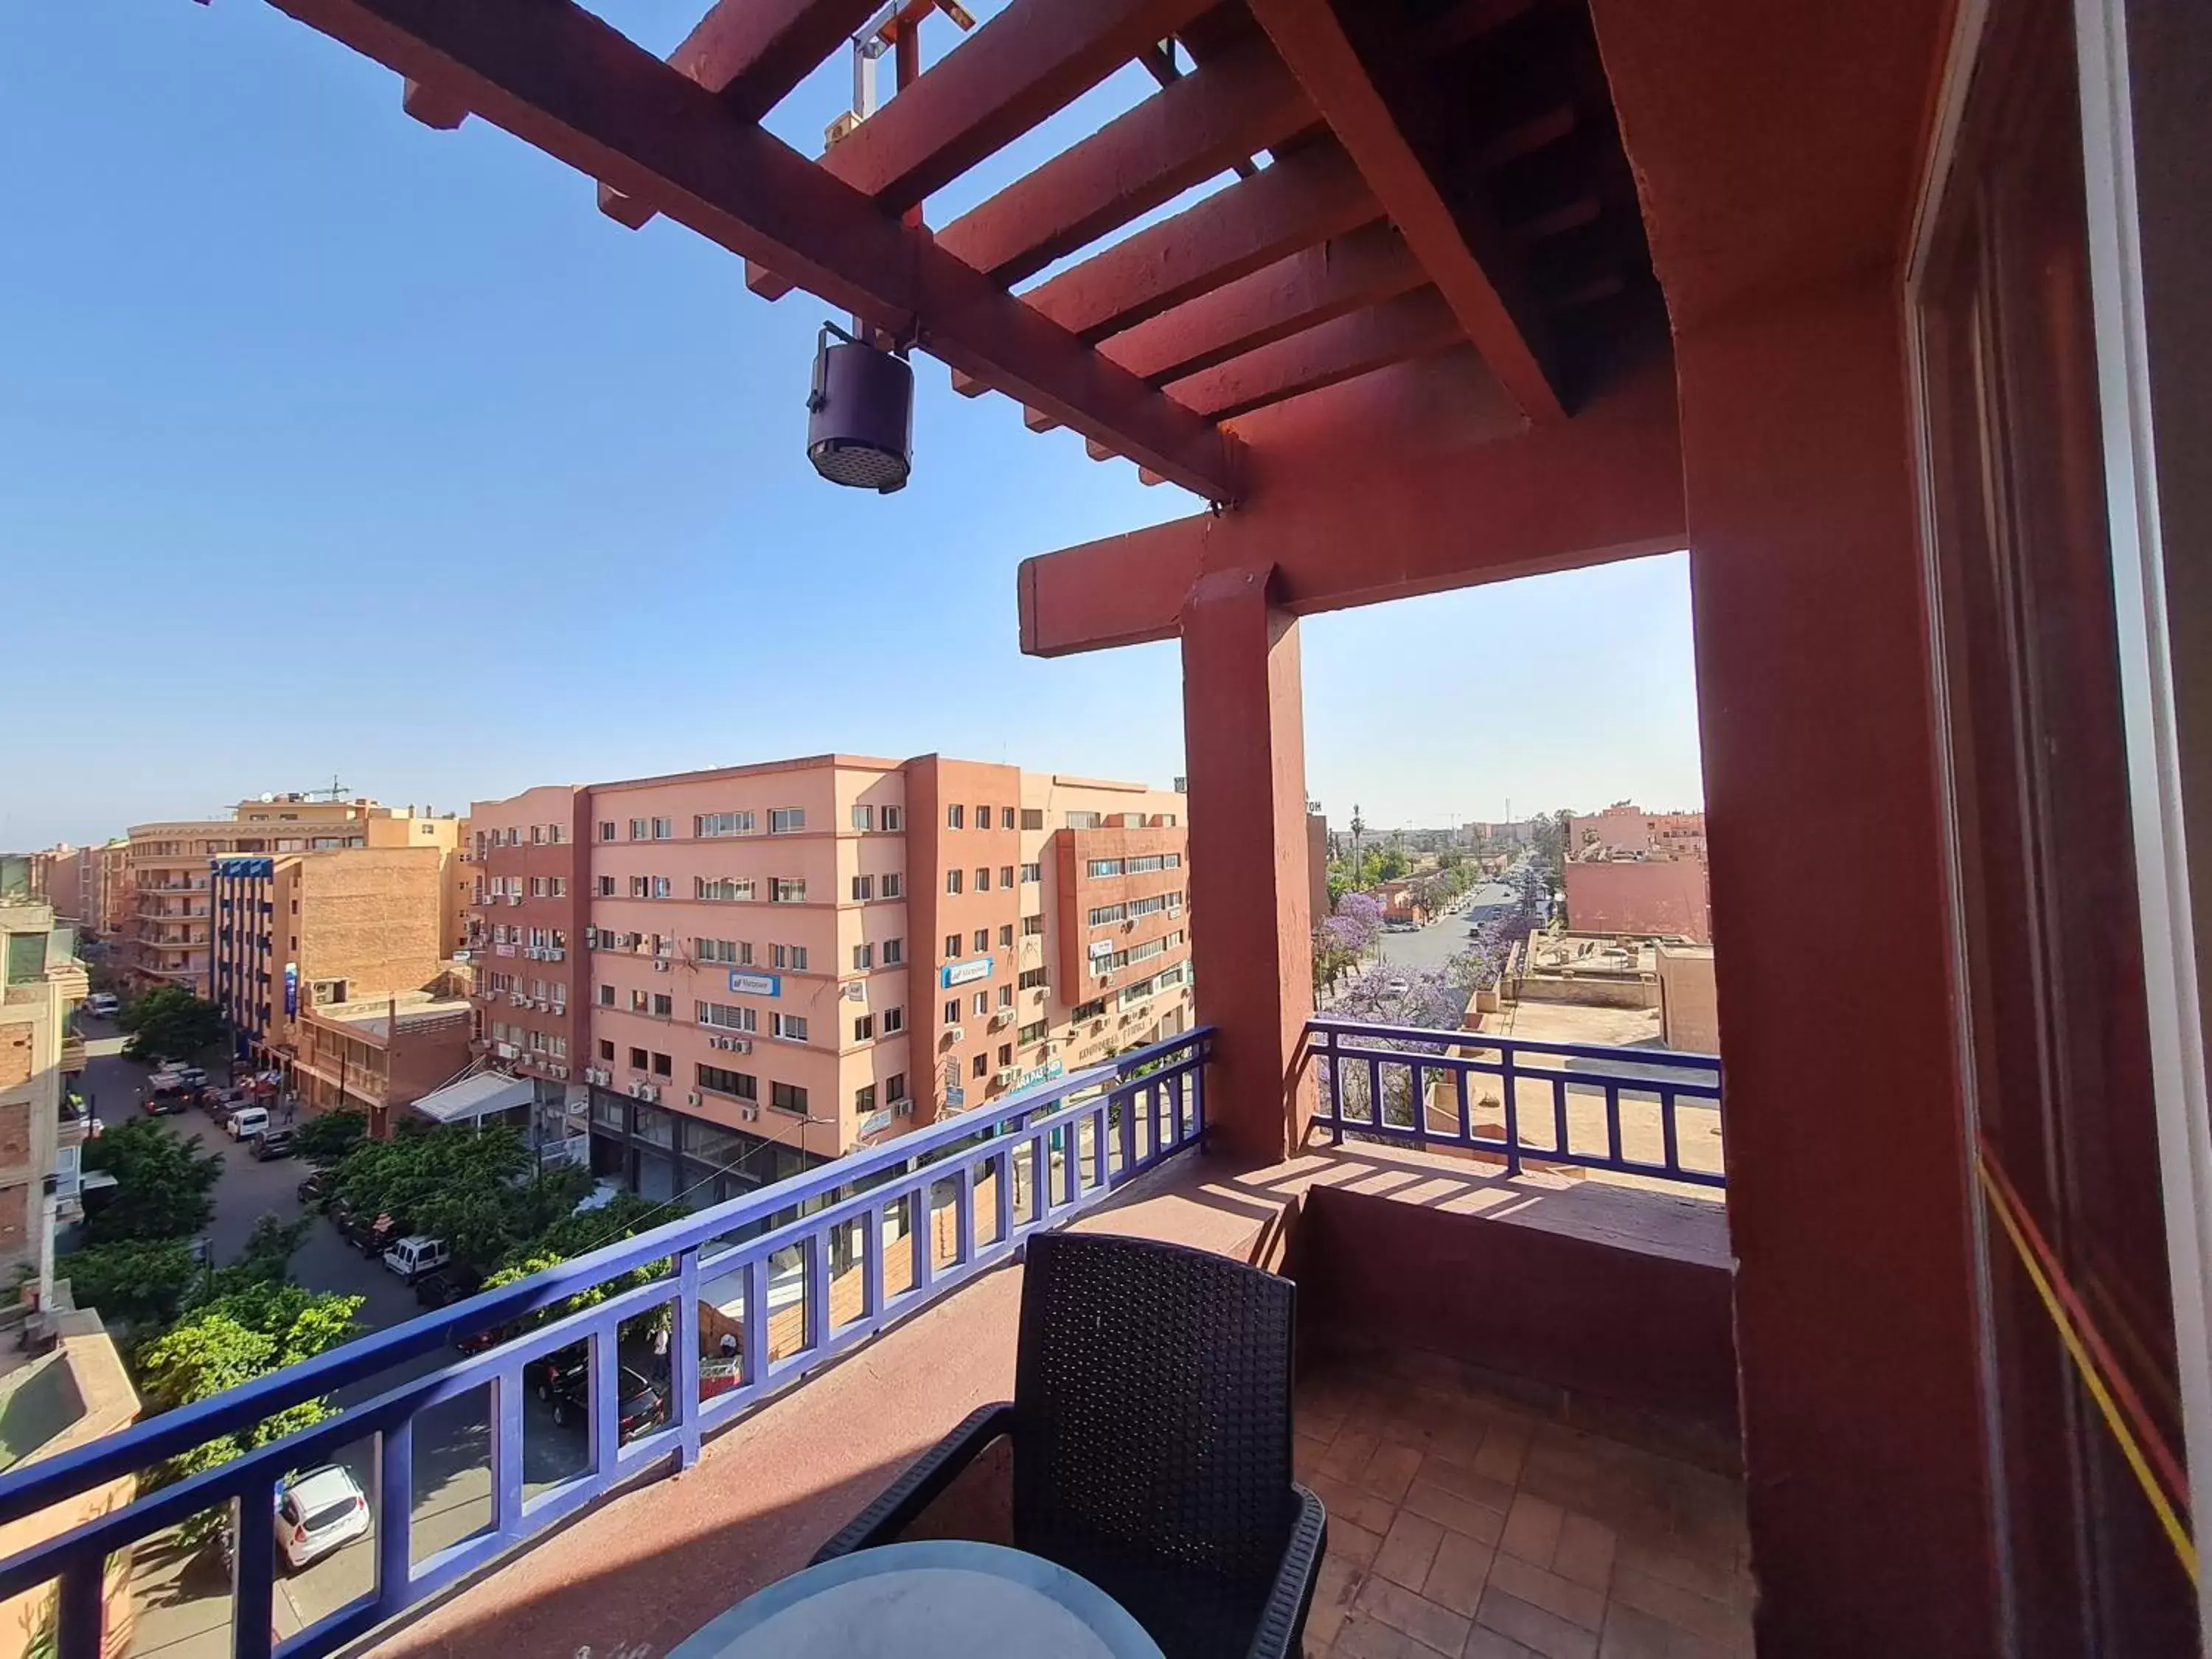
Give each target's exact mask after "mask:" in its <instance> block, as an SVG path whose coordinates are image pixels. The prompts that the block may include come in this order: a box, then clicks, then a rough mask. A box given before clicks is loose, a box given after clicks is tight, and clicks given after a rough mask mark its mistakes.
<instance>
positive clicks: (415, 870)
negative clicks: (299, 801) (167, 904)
mask: <svg viewBox="0 0 2212 1659" xmlns="http://www.w3.org/2000/svg"><path fill="white" fill-rule="evenodd" d="M446 822H447V823H452V822H454V821H453V820H447V821H446ZM456 857H457V854H455V853H448V852H447V851H446V850H445V849H443V848H438V847H435V846H432V847H410V846H391V847H369V846H341V847H330V848H323V849H321V850H319V851H315V852H305V853H281V854H270V855H259V854H236V855H233V856H229V857H217V858H215V859H213V860H210V866H209V871H208V874H209V876H210V879H211V881H212V888H211V896H212V900H213V905H212V912H213V915H212V921H213V927H214V933H213V938H212V942H211V945H210V951H211V960H212V963H213V967H212V970H211V974H212V992H211V994H212V995H213V997H214V999H215V1000H216V1002H217V1003H219V1004H220V1005H221V1006H222V1010H223V1014H224V1017H225V1018H228V1020H229V1021H230V1024H231V1027H232V1030H233V1031H234V1035H235V1037H236V1040H237V1043H238V1052H239V1054H240V1055H241V1056H251V1057H252V1058H254V1059H255V1060H258V1061H259V1062H261V1063H264V1064H269V1065H276V1066H283V1065H285V1064H287V1063H288V1062H290V1061H292V1060H295V1059H296V1058H297V1057H298V1055H299V1054H300V1052H301V1033H300V1031H299V1030H298V1026H299V1024H300V1022H301V1019H302V1018H303V1017H304V1016H306V1015H307V1014H308V1013H310V1012H313V1011H314V1010H316V1009H318V1008H324V1007H328V1006H335V1005H338V1004H343V1003H354V1002H360V1001H364V1000H374V999H380V998H386V997H390V996H392V995H396V994H408V993H414V992H442V991H444V990H445V989H447V987H448V985H449V982H450V981H449V978H448V975H450V974H451V972H452V969H451V966H450V963H451V952H452V950H453V946H452V945H451V944H450V943H449V939H450V938H451V936H452V935H451V933H449V931H448V927H447V923H446V922H445V921H444V920H443V917H444V915H445V913H446V909H447V896H448V888H449V882H448V879H447V872H448V869H449V867H450V866H452V865H453V862H455V860H456ZM455 925H456V926H458V924H455Z"/></svg>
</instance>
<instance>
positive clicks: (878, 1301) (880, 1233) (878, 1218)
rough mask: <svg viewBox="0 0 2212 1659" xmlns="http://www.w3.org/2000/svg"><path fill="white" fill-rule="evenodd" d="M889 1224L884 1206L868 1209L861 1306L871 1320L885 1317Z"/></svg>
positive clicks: (862, 1255) (862, 1267)
mask: <svg viewBox="0 0 2212 1659" xmlns="http://www.w3.org/2000/svg"><path fill="white" fill-rule="evenodd" d="M889 1225H890V1217H889V1216H888V1215H887V1214H885V1213H884V1206H882V1205H880V1204H878V1205H874V1206H871V1207H870V1208H869V1211H868V1213H867V1217H866V1226H867V1232H866V1235H865V1236H864V1237H862V1238H861V1240H860V1306H861V1309H862V1310H863V1311H865V1312H866V1315H867V1316H868V1317H869V1318H870V1319H881V1318H882V1317H883V1316H884V1228H885V1227H887V1226H889Z"/></svg>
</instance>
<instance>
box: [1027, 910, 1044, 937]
mask: <svg viewBox="0 0 2212 1659" xmlns="http://www.w3.org/2000/svg"><path fill="white" fill-rule="evenodd" d="M1042 932H1044V913H1043V912H1042V911H1039V912H1038V913H1037V914H1036V915H1033V916H1024V917H1023V918H1022V937H1023V938H1024V939H1035V938H1036V936H1037V935H1038V934H1040V933H1042Z"/></svg>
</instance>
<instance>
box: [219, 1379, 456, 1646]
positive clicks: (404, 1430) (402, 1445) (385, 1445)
mask: <svg viewBox="0 0 2212 1659" xmlns="http://www.w3.org/2000/svg"><path fill="white" fill-rule="evenodd" d="M241 1501H243V1500H241ZM414 1522H415V1419H413V1418H411V1417H407V1418H402V1419H400V1420H399V1421H398V1422H397V1423H388V1424H386V1425H385V1426H384V1427H383V1428H382V1429H380V1430H379V1431H377V1436H376V1604H377V1606H378V1607H382V1608H385V1609H386V1610H387V1611H389V1612H391V1613H397V1612H398V1611H399V1610H400V1609H401V1608H402V1607H405V1606H406V1605H407V1591H408V1589H409V1584H408V1581H409V1580H410V1578H412V1577H414V1575H415V1561H414V1545H413V1533H414Z"/></svg>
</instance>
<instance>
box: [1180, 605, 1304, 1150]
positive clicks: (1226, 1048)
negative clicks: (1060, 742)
mask: <svg viewBox="0 0 2212 1659" xmlns="http://www.w3.org/2000/svg"><path fill="white" fill-rule="evenodd" d="M1272 577H1273V570H1272V568H1270V569H1261V570H1230V571H1221V572H1217V573H1215V574H1210V575H1206V576H1202V577H1200V579H1199V580H1198V582H1197V584H1196V586H1194V587H1193V588H1192V589H1191V591H1190V596H1189V598H1188V599H1187V600H1185V601H1184V604H1183V610H1182V697H1183V756H1184V760H1183V764H1184V768H1185V770H1186V771H1187V772H1188V775H1189V790H1190V910H1191V916H1190V935H1191V959H1192V963H1193V965H1194V968H1195V969H1196V972H1197V975H1198V999H1197V1010H1198V1020H1199V1023H1200V1024H1202V1025H1203V1024H1211V1025H1213V1026H1216V1027H1218V1036H1216V1038H1215V1042H1214V1049H1213V1055H1214V1058H1213V1064H1212V1067H1211V1068H1210V1071H1209V1073H1208V1075H1207V1078H1206V1118H1207V1121H1208V1124H1209V1126H1210V1127H1211V1130H1212V1144H1213V1146H1215V1148H1217V1149H1218V1150H1219V1151H1222V1152H1226V1153H1228V1154H1229V1155H1231V1156H1232V1157H1239V1158H1243V1157H1249V1158H1270V1159H1272V1158H1281V1157H1282V1156H1283V1155H1284V1154H1285V1152H1287V1151H1288V1150H1289V1149H1290V1148H1291V1146H1293V1145H1294V1144H1295V1143H1296V1142H1297V1139H1298V1137H1299V1136H1300V1135H1302V1134H1303V1133H1304V1129H1305V1124H1306V1120H1307V1118H1308V1117H1309V1116H1310V1115H1311V1105H1310V1096H1311V1091H1310V1088H1306V1087H1302V1086H1300V1084H1299V1082H1298V1079H1297V1052H1298V1044H1299V1041H1300V1038H1301V1036H1302V1035H1303V1033H1304V1029H1305V1022H1306V1018H1307V1016H1308V1015H1309V1014H1310V1013H1311V1012H1313V916H1312V905H1313V900H1312V897H1311V890H1310V885H1309V882H1308V872H1307V855H1306V760H1305V720H1304V708H1303V707H1302V705H1301V701H1300V698H1301V692H1300V684H1299V672H1298V631H1297V619H1296V618H1295V617H1291V616H1289V615H1288V614H1287V613H1285V612H1284V611H1280V610H1278V609H1277V608H1275V606H1274V605H1273V604H1271V603H1270V601H1269V596H1268V587H1269V583H1270V581H1271V580H1272Z"/></svg>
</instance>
